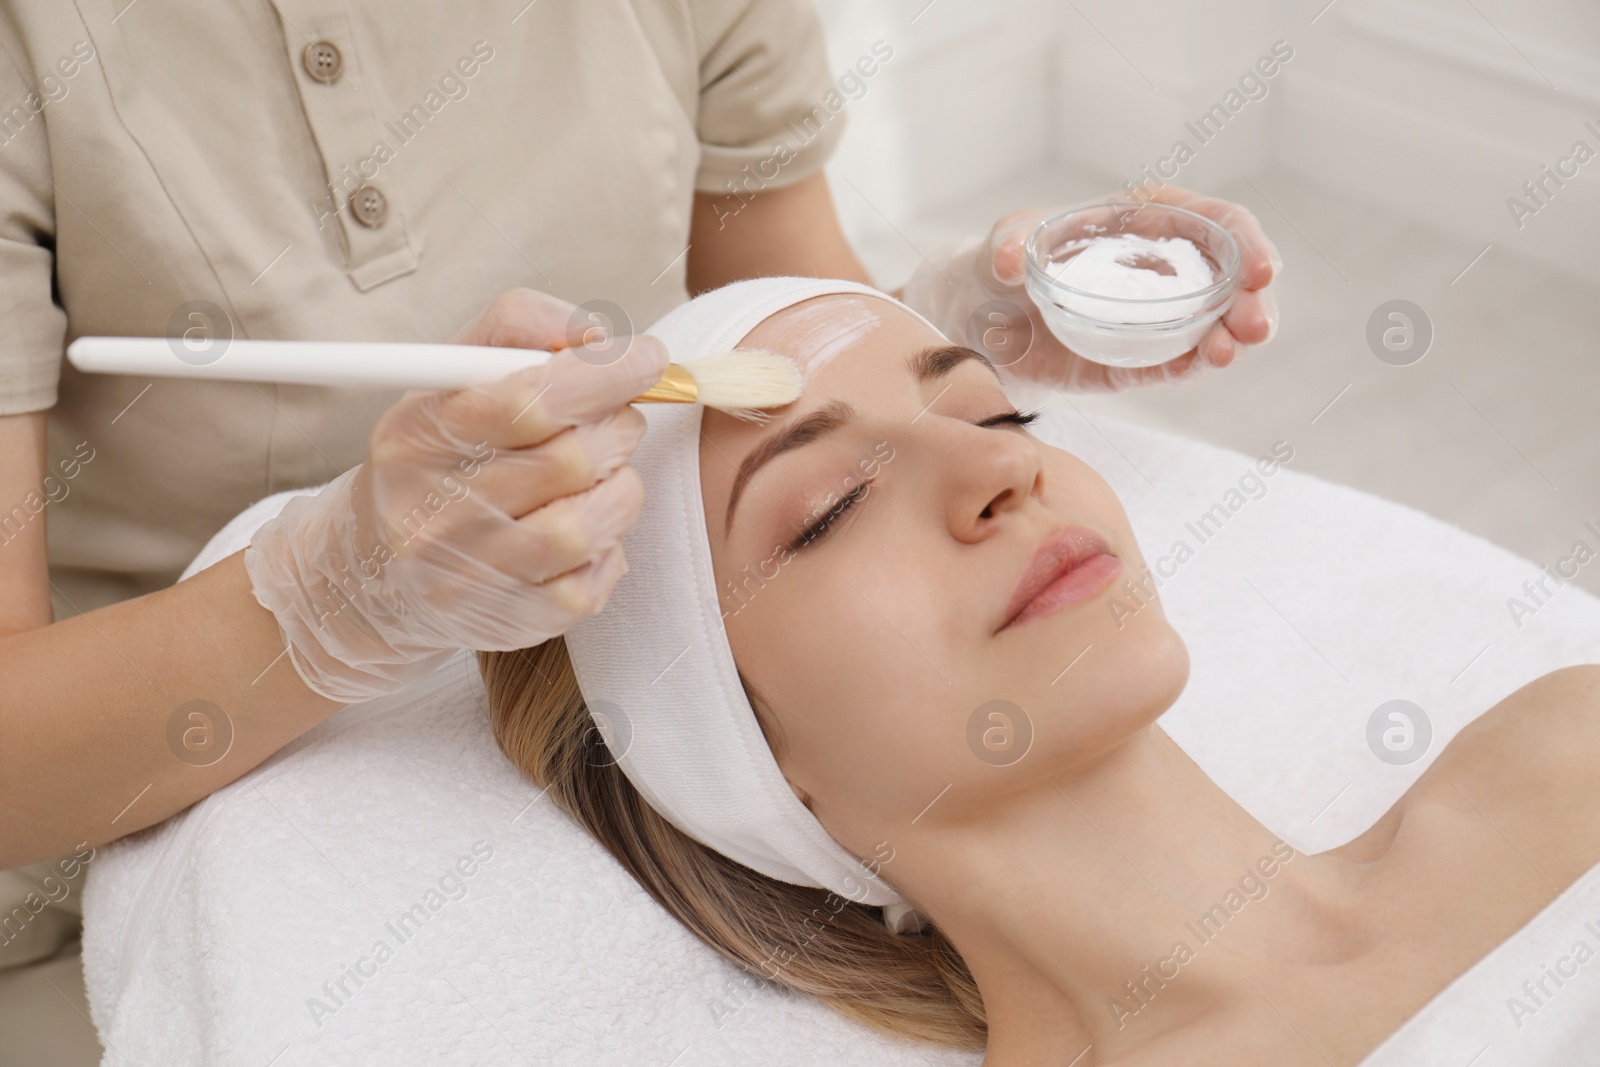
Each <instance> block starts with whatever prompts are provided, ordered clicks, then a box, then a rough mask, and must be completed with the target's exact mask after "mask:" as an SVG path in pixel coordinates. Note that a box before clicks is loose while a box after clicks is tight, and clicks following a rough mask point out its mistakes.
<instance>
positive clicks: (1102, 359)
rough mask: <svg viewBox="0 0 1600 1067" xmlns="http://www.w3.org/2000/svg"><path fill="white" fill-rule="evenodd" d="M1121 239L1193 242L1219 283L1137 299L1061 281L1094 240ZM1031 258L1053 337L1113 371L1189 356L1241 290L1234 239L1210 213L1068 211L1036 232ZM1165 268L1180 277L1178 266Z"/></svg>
mask: <svg viewBox="0 0 1600 1067" xmlns="http://www.w3.org/2000/svg"><path fill="white" fill-rule="evenodd" d="M1121 235H1134V236H1137V237H1143V238H1147V239H1149V240H1151V241H1159V240H1162V239H1170V238H1179V237H1181V238H1185V239H1187V240H1188V241H1190V242H1192V243H1193V245H1194V246H1195V248H1196V249H1198V250H1199V252H1200V257H1201V258H1202V259H1203V260H1204V261H1205V265H1206V267H1207V268H1208V269H1209V271H1210V274H1211V281H1210V282H1209V283H1207V284H1206V285H1203V286H1200V287H1198V288H1195V289H1193V290H1191V291H1187V292H1182V293H1176V294H1171V293H1169V294H1166V295H1162V296H1155V297H1148V296H1139V297H1133V296H1126V295H1124V296H1117V295H1112V294H1109V293H1094V292H1088V291H1086V290H1084V289H1077V288H1073V287H1072V286H1070V285H1067V284H1065V283H1063V282H1062V281H1061V280H1060V279H1059V278H1058V277H1057V276H1056V275H1057V274H1058V273H1059V272H1060V271H1061V270H1062V269H1063V266H1064V265H1065V264H1066V263H1067V262H1068V261H1069V260H1071V259H1073V258H1074V257H1075V256H1077V255H1079V254H1080V253H1082V252H1083V251H1085V250H1086V249H1088V248H1089V247H1090V246H1091V245H1092V244H1093V243H1094V242H1096V241H1098V240H1101V239H1104V238H1111V237H1118V236H1121ZM1184 251H1187V250H1186V249H1185V250H1184ZM1024 254H1025V256H1026V259H1027V270H1028V279H1027V289H1028V296H1029V298H1030V299H1032V300H1033V302H1034V304H1035V305H1037V306H1038V308H1039V314H1040V315H1041V316H1042V317H1043V319H1044V322H1045V325H1046V326H1048V327H1049V328H1050V332H1051V333H1052V334H1054V335H1055V336H1056V339H1057V340H1059V341H1060V342H1061V343H1062V344H1064V345H1066V346H1067V347H1068V348H1070V349H1071V350H1072V351H1074V352H1076V353H1078V354H1079V355H1080V356H1083V357H1084V358H1085V359H1091V360H1094V361H1095V362H1096V363H1104V364H1107V365H1109V366H1113V367H1151V366H1155V365H1156V364H1158V363H1165V362H1167V361H1168V360H1171V359H1176V358H1177V357H1179V356H1181V355H1183V354H1184V353H1185V352H1187V351H1189V350H1190V349H1191V348H1193V347H1195V345H1197V344H1199V343H1200V338H1201V337H1203V336H1205V333H1206V331H1207V330H1209V329H1210V328H1211V324H1212V323H1214V322H1216V321H1217V320H1218V319H1219V318H1221V317H1222V313H1223V312H1224V311H1227V310H1228V308H1229V307H1230V306H1231V305H1232V304H1233V298H1234V294H1235V293H1236V292H1237V290H1238V286H1239V245H1238V243H1237V242H1235V241H1234V239H1233V235H1232V234H1230V233H1229V232H1228V231H1227V230H1225V229H1223V228H1222V227H1221V226H1218V225H1217V224H1216V223H1214V222H1212V221H1211V220H1210V219H1208V218H1206V217H1204V216H1203V215H1197V214H1195V213H1194V212H1192V211H1185V210H1184V209H1183V208H1180V207H1172V206H1170V205H1167V204H1155V203H1119V202H1115V201H1108V202H1106V203H1103V204H1094V205H1091V206H1089V207H1083V208H1077V209H1075V210H1073V211H1066V212H1063V213H1061V214H1059V215H1055V216H1052V217H1051V218H1048V219H1045V220H1044V221H1043V222H1041V223H1040V224H1039V225H1038V226H1037V227H1035V228H1034V231H1033V232H1032V233H1031V234H1029V235H1028V243H1027V246H1026V249H1025V253H1024ZM1140 258H1141V259H1145V262H1141V263H1138V264H1137V265H1139V266H1146V263H1148V262H1150V260H1151V259H1153V260H1154V261H1157V262H1158V263H1159V261H1160V260H1161V259H1162V257H1160V256H1154V257H1150V258H1146V257H1140ZM1119 262H1122V263H1126V259H1125V258H1124V259H1122V260H1119ZM1159 265H1161V266H1166V267H1167V268H1168V270H1169V271H1171V272H1172V274H1173V275H1174V276H1176V270H1175V269H1174V268H1172V266H1171V264H1170V263H1159ZM1147 269H1148V268H1147ZM1158 273H1162V274H1165V273H1167V271H1159V272H1158Z"/></svg>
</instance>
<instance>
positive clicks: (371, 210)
mask: <svg viewBox="0 0 1600 1067" xmlns="http://www.w3.org/2000/svg"><path fill="white" fill-rule="evenodd" d="M350 210H351V212H352V213H354V215H355V217H356V221H357V222H359V223H361V225H363V226H370V227H372V228H374V229H376V228H377V227H379V226H382V225H383V220H384V219H386V218H388V217H389V198H388V197H386V196H384V195H383V190H382V189H379V188H378V187H377V186H376V185H363V186H362V187H361V188H359V189H357V190H356V195H355V196H353V197H351V198H350Z"/></svg>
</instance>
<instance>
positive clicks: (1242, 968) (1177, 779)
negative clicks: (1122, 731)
mask: <svg viewBox="0 0 1600 1067" xmlns="http://www.w3.org/2000/svg"><path fill="white" fill-rule="evenodd" d="M907 844H908V846H909V847H908V848H905V849H897V853H898V854H897V855H896V857H895V859H894V860H893V863H892V865H891V866H892V867H893V870H892V871H891V872H886V873H887V874H888V876H889V877H890V878H891V880H892V881H895V882H896V883H897V884H900V885H903V886H904V887H905V889H906V891H907V892H908V894H909V895H911V896H912V897H914V898H915V899H916V900H917V901H918V902H919V903H920V904H921V905H922V906H923V907H924V908H926V909H927V911H928V912H929V914H930V917H931V918H932V919H933V921H934V922H936V923H937V924H938V925H939V927H940V929H941V930H942V931H943V932H944V933H945V935H946V936H947V937H949V938H950V940H951V941H952V942H953V943H954V944H955V946H956V948H957V949H958V950H959V951H960V952H961V954H962V956H963V958H964V959H965V960H966V962H967V964H968V966H969V967H970V968H971V969H972V972H973V976H974V978H975V979H976V980H977V982H978V986H979V989H980V991H981V992H982V994H983V998H984V1005H985V1010H986V1012H987V1014H988V1018H989V1025H990V1058H989V1059H988V1060H986V1061H985V1062H986V1064H991V1067H992V1064H998V1063H1031V1062H1055V1063H1068V1062H1070V1061H1071V1060H1072V1058H1073V1057H1074V1056H1075V1055H1077V1054H1078V1053H1079V1052H1080V1051H1082V1049H1083V1048H1084V1046H1085V1045H1087V1044H1090V1043H1093V1044H1094V1045H1095V1046H1096V1048H1097V1050H1098V1052H1099V1054H1100V1056H1106V1055H1109V1054H1113V1053H1114V1052H1115V1051H1116V1050H1117V1049H1128V1048H1132V1047H1134V1046H1136V1045H1139V1044H1142V1043H1143V1042H1144V1041H1145V1040H1148V1039H1150V1038H1152V1037H1154V1036H1155V1035H1157V1034H1159V1033H1161V1032H1163V1031H1165V1030H1168V1029H1170V1028H1171V1027H1173V1026H1175V1025H1178V1024H1180V1023H1182V1022H1184V1021H1186V1020H1188V1019H1190V1018H1193V1017H1194V1016H1195V1015H1197V1014H1199V1013H1201V1012H1202V1011H1204V1010H1206V1009H1207V1008H1209V1007H1213V1006H1215V1004H1216V1003H1217V1001H1218V998H1219V996H1231V995H1234V994H1236V993H1248V992H1249V987H1248V986H1246V985H1245V984H1244V977H1245V976H1246V975H1247V974H1248V973H1249V972H1250V970H1251V964H1252V963H1253V962H1262V963H1264V962H1273V963H1280V964H1282V963H1320V964H1327V963H1333V962H1337V961H1339V960H1343V959H1347V958H1349V957H1350V956H1352V955H1356V954H1358V953H1359V952H1360V951H1361V949H1362V947H1363V946H1364V944H1365V943H1366V940H1367V934H1366V931H1365V930H1364V928H1363V927H1362V925H1361V923H1360V915H1361V914H1362V913H1361V910H1360V907H1359V900H1360V896H1359V892H1358V891H1359V889H1360V887H1361V885H1362V879H1363V875H1364V873H1365V872H1367V871H1368V870H1369V869H1370V865H1365V864H1356V863H1352V862H1349V861H1346V860H1341V859H1336V858H1334V857H1331V856H1315V857H1313V856H1306V855H1303V854H1301V853H1298V852H1294V851H1293V850H1292V849H1291V848H1289V846H1287V845H1286V844H1284V843H1283V842H1282V841H1280V840H1279V839H1278V838H1277V837H1276V836H1275V835H1274V834H1272V833H1271V832H1270V831H1268V830H1267V829H1266V828H1265V827H1264V826H1262V825H1261V824H1260V823H1259V822H1257V821H1256V820H1255V819H1254V818H1252V817H1251V816H1250V814H1249V813H1248V812H1246V811H1245V810H1244V809H1243V808H1241V807H1240V806H1239V805H1238V804H1237V803H1235V802H1234V801H1233V800H1232V798H1230V797H1229V796H1228V795H1227V794H1225V793H1224V792H1223V791H1222V790H1221V789H1220V788H1218V787H1217V785H1216V783H1214V782H1212V781H1211V779H1210V778H1208V777H1207V776H1206V775H1205V773H1204V772H1203V771H1201V770H1200V768H1199V767H1198V766H1197V765H1196V764H1195V763H1194V762H1193V761H1192V760H1191V759H1189V757H1188V756H1187V755H1186V754H1185V753H1184V752H1183V751H1182V750H1181V749H1180V748H1179V747H1178V746H1177V744H1176V743H1175V742H1173V741H1172V739H1171V738H1170V737H1168V736H1167V734H1166V733H1165V731H1163V730H1161V729H1160V728H1159V727H1156V726H1150V727H1148V728H1146V729H1145V730H1143V731H1141V732H1140V733H1139V734H1138V735H1136V736H1135V737H1134V738H1132V739H1130V740H1129V741H1127V742H1126V743H1124V744H1123V745H1121V746H1119V747H1118V748H1117V749H1115V750H1113V751H1111V752H1109V753H1107V754H1106V755H1105V756H1104V757H1103V758H1100V759H1099V760H1097V761H1096V762H1095V764H1094V765H1093V766H1089V767H1081V768H1075V769H1073V770H1072V771H1071V772H1069V773H1065V774H1062V775H1060V776H1058V777H1057V778H1055V779H1054V780H1051V781H1042V782H1039V783H1036V784H1035V785H1034V786H1033V787H1032V788H1030V789H1029V790H1028V791H1027V792H1025V793H1022V794H1019V795H1017V796H1015V797H1014V798H1013V800H1012V802H1011V803H1008V804H1006V805H1004V806H1003V807H1002V808H1000V809H999V810H997V811H996V812H995V813H994V818H993V819H990V820H986V821H980V822H972V821H965V822H962V823H961V824H959V825H949V824H940V825H936V826H932V827H930V828H929V829H928V830H927V831H926V833H925V835H924V836H920V837H919V839H918V840H916V841H915V842H908V843H907ZM919 859H924V860H925V861H926V862H919Z"/></svg>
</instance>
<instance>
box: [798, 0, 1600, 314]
mask: <svg viewBox="0 0 1600 1067" xmlns="http://www.w3.org/2000/svg"><path fill="white" fill-rule="evenodd" d="M818 6H819V8H820V9H821V11H822V13H823V18H824V20H825V22H826V23H827V25H828V28H829V34H830V49H831V52H832V58H833V61H834V66H835V69H836V70H842V69H844V68H845V67H846V66H848V65H849V64H850V63H851V62H853V61H854V60H855V58H856V57H858V56H860V55H863V54H865V53H866V52H867V50H868V49H869V48H870V45H871V43H872V42H873V41H874V40H878V39H882V40H884V41H886V42H888V43H889V44H890V45H891V46H892V47H893V48H894V50H895V55H894V59H893V60H892V61H891V62H890V63H888V64H886V65H885V66H884V68H883V70H882V71H881V73H880V75H879V76H878V77H877V78H875V79H874V81H873V83H872V85H871V87H870V89H869V91H868V92H867V94H866V95H865V96H864V97H863V98H862V99H861V100H859V101H857V102H856V103H854V104H852V105H851V118H850V122H851V126H852V132H851V134H850V135H849V137H848V138H847V139H846V142H845V145H844V147H843V150H842V152H841V154H840V156H839V160H838V164H837V165H836V166H835V167H834V168H833V171H834V176H833V184H834V188H835V196H836V199H837V200H838V202H839V208H840V212H841V214H842V216H843V217H844V219H845V222H846V225H847V227H848V228H849V229H850V231H851V232H852V234H855V235H866V239H868V240H870V235H872V234H877V233H882V232H884V231H886V230H889V229H894V228H898V229H905V228H906V227H908V226H910V225H912V224H913V222H914V221H915V220H916V219H918V218H920V217H924V216H926V215H927V214H929V213H930V212H933V211H936V210H937V209H939V208H940V207H941V206H943V205H948V204H951V203H953V202H957V201H960V200H961V199H962V198H963V197H970V196H973V195H975V194H977V193H978V192H980V191H981V190H984V189H986V188H990V187H992V186H994V185H995V184H996V183H998V182H1000V181H1002V180H1003V179H1005V178H1006V177H1007V176H1009V175H1013V174H1015V173H1017V172H1019V171H1025V170H1028V169H1030V168H1033V169H1039V168H1049V167H1055V168H1061V169H1063V170H1067V171H1071V172H1073V173H1076V174H1081V175H1086V176H1092V177H1094V178H1095V179H1097V180H1099V181H1100V182H1101V183H1102V184H1103V185H1104V188H1105V189H1106V190H1107V191H1110V190H1111V189H1114V188H1117V187H1118V186H1120V185H1121V184H1122V183H1123V182H1124V181H1125V180H1128V179H1130V178H1134V177H1136V176H1137V175H1138V174H1139V172H1140V169H1141V168H1142V167H1144V166H1145V165H1147V164H1149V165H1151V166H1155V165H1156V164H1157V161H1158V160H1160V159H1161V158H1162V157H1164V156H1167V157H1170V153H1171V151H1172V149H1173V147H1174V145H1175V143H1176V142H1177V141H1179V140H1183V141H1185V142H1187V143H1188V145H1189V147H1190V148H1191V149H1192V150H1193V151H1194V156H1193V158H1192V160H1189V161H1188V162H1186V163H1185V164H1184V165H1183V166H1182V167H1181V169H1180V170H1179V171H1178V177H1177V178H1176V179H1175V180H1176V181H1177V182H1178V183H1179V184H1184V185H1188V186H1191V187H1195V188H1201V189H1205V188H1208V187H1217V186H1223V185H1226V184H1229V183H1231V182H1236V181H1238V180H1239V179H1240V178H1242V177H1247V176H1251V175H1256V174H1259V173H1261V172H1262V171H1264V170H1268V169H1273V168H1279V169H1283V170H1287V171H1291V172H1295V173H1297V174H1299V175H1301V176H1304V177H1306V178H1309V179H1311V180H1313V181H1315V182H1316V183H1318V184H1319V185H1323V186H1325V187H1328V188H1330V189H1332V190H1334V191H1338V192H1342V193H1345V194H1348V195H1351V196H1356V197H1361V198H1368V199H1371V200H1374V201H1377V202H1379V203H1381V204H1383V205H1385V206H1386V207H1388V208H1391V209H1394V210H1396V211H1399V212H1401V213H1404V214H1407V215H1409V216H1412V217H1415V218H1417V219H1418V220H1420V221H1423V222H1426V223H1429V224H1431V225H1434V226H1437V227H1440V228H1442V229H1444V230H1446V231H1448V232H1452V233H1455V234H1459V235H1462V236H1467V237H1470V238H1471V239H1472V240H1474V241H1478V242H1481V243H1482V244H1485V245H1488V244H1495V245H1497V246H1499V247H1501V248H1502V249H1503V250H1508V251H1512V252H1515V253H1517V254H1520V255H1525V256H1529V257H1532V258H1534V259H1536V260H1539V261H1542V262H1544V263H1548V264H1554V265H1558V266H1560V267H1561V268H1562V269H1564V270H1569V271H1571V272H1573V274H1574V275H1576V276H1578V277H1581V278H1583V279H1585V280H1586V281H1589V282H1591V283H1600V256H1593V255H1587V254H1585V253H1586V249H1585V244H1586V242H1588V241H1589V239H1590V238H1591V237H1593V236H1595V235H1600V158H1597V159H1596V160H1594V161H1593V162H1591V163H1589V164H1588V165H1586V166H1582V167H1579V168H1578V173H1577V175H1576V177H1572V178H1567V179H1563V180H1564V181H1565V185H1564V187H1560V188H1557V187H1555V186H1554V183H1553V182H1548V181H1547V183H1546V185H1547V188H1548V189H1549V190H1550V194H1549V195H1548V196H1544V197H1543V199H1544V200H1545V201H1546V202H1545V204H1543V205H1541V204H1539V203H1538V202H1537V201H1533V200H1529V199H1528V198H1527V196H1526V194H1525V193H1524V192H1523V190H1522V185H1523V183H1524V182H1525V181H1528V180H1530V179H1534V178H1537V177H1539V176H1540V174H1541V169H1540V168H1541V166H1542V165H1544V164H1549V165H1551V166H1555V165H1556V164H1557V162H1558V161H1559V160H1560V158H1561V157H1563V156H1566V155H1568V154H1569V153H1570V152H1571V150H1572V148H1573V144H1574V142H1575V141H1578V140H1583V141H1585V142H1586V143H1587V145H1588V146H1589V147H1590V148H1592V149H1594V150H1595V151H1596V152H1597V153H1600V3H1596V2H1595V0H1546V2H1543V3H1539V4H1525V3H1524V2H1523V0H1333V3H1332V4H1329V3H1327V0H1305V2H1289V0H1049V2H1043V0H987V2H983V0H932V2H931V3H930V2H928V0H818ZM1275 41H1283V42H1285V44H1286V45H1287V47H1288V48H1290V49H1292V50H1293V53H1294V55H1293V59H1292V60H1290V61H1289V62H1287V63H1284V64H1282V65H1281V69H1280V71H1279V73H1278V74H1277V75H1276V76H1275V77H1274V78H1272V79H1270V80H1265V88H1266V95H1265V96H1264V97H1263V98H1261V99H1259V100H1250V101H1248V102H1247V103H1246V104H1245V105H1244V106H1243V107H1242V108H1240V109H1239V110H1238V111H1237V113H1236V114H1234V116H1233V117H1232V118H1231V119H1230V121H1229V122H1228V124H1227V125H1226V127H1225V128H1224V129H1223V130H1222V131H1221V132H1220V133H1219V134H1217V135H1215V136H1213V137H1211V138H1210V140H1209V141H1207V142H1206V143H1204V144H1202V143H1201V142H1200V140H1199V139H1198V138H1196V137H1195V135H1194V134H1193V132H1192V131H1191V129H1190V128H1189V127H1187V126H1186V125H1185V123H1186V122H1193V121H1194V120H1195V119H1196V118H1197V117H1198V116H1199V115H1201V114H1202V113H1204V112H1205V111H1206V110H1207V109H1208V108H1210V107H1212V106H1213V105H1215V104H1217V103H1219V102H1222V101H1223V100H1224V99H1225V94H1226V93H1227V91H1228V90H1229V89H1231V88H1234V87H1236V86H1237V85H1238V84H1239V81H1240V79H1241V77H1242V76H1244V75H1245V74H1247V73H1248V72H1250V71H1251V70H1252V68H1253V66H1254V65H1255V64H1256V63H1257V61H1258V60H1259V59H1260V58H1261V57H1263V56H1264V55H1266V54H1267V53H1268V52H1269V51H1270V50H1271V49H1272V47H1273V44H1274V42H1275ZM1236 99H1237V98H1236ZM1586 120H1592V121H1593V122H1594V128H1593V129H1589V128H1586V127H1585V125H1584V123H1585V121H1586ZM1569 169H1570V167H1569ZM1512 197H1521V198H1522V199H1523V200H1524V201H1525V202H1526V203H1528V204H1529V205H1530V206H1533V207H1537V208H1538V211H1537V212H1535V213H1534V214H1532V215H1529V216H1526V217H1524V218H1523V219H1522V220H1521V221H1522V225H1521V226H1520V228H1519V226H1518V225H1517V222H1516V221H1515V220H1514V219H1513V218H1512V214H1511V212H1510V209H1509V207H1508V204H1507V201H1508V199H1510V198H1512Z"/></svg>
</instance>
